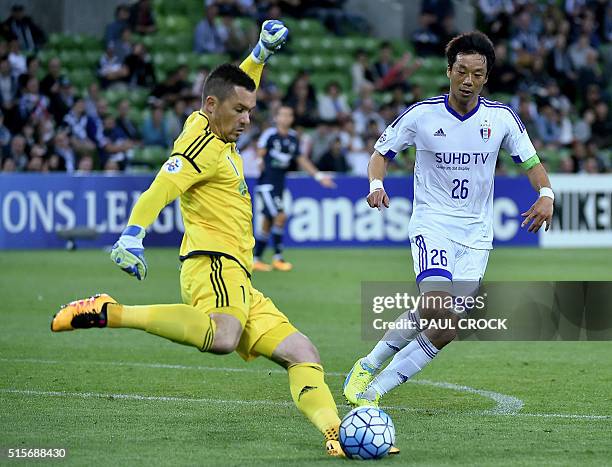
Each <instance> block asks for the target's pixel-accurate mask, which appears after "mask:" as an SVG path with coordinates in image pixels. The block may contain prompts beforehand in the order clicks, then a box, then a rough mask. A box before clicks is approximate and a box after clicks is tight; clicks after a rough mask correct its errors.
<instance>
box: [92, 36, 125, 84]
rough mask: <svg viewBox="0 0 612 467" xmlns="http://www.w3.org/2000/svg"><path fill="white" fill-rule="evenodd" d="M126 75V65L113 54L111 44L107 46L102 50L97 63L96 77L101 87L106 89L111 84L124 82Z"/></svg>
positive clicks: (113, 50)
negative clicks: (102, 52) (104, 50)
mask: <svg viewBox="0 0 612 467" xmlns="http://www.w3.org/2000/svg"><path fill="white" fill-rule="evenodd" d="M128 75H129V70H128V67H127V66H125V65H124V64H123V62H122V61H121V60H119V57H117V56H116V55H115V49H114V48H113V46H112V45H109V46H107V47H106V52H104V55H102V57H101V58H100V62H99V64H98V77H99V78H100V86H102V89H106V88H108V87H110V86H112V85H113V84H117V83H125V81H126V80H127V78H128Z"/></svg>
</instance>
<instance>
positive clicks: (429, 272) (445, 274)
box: [416, 268, 453, 284]
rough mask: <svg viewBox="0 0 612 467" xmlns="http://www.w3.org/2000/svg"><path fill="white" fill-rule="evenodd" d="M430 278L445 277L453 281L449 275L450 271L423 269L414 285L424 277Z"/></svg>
mask: <svg viewBox="0 0 612 467" xmlns="http://www.w3.org/2000/svg"><path fill="white" fill-rule="evenodd" d="M432 276H438V277H445V278H447V279H448V280H450V281H452V280H453V275H452V274H451V273H450V271H447V270H446V269H442V268H431V269H425V270H424V271H421V273H420V274H419V275H418V276H417V278H416V283H417V284H418V283H420V282H421V281H422V280H423V279H425V278H426V277H432Z"/></svg>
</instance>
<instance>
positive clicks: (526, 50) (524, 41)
mask: <svg viewBox="0 0 612 467" xmlns="http://www.w3.org/2000/svg"><path fill="white" fill-rule="evenodd" d="M534 29H535V28H534V26H533V24H532V17H531V15H530V14H529V11H528V10H527V9H526V8H525V9H523V10H522V11H521V12H520V13H519V14H518V16H516V17H515V24H514V34H513V35H512V39H511V41H510V45H511V47H512V52H513V55H514V60H513V61H514V64H515V65H517V66H518V67H519V68H524V67H529V66H530V65H531V63H532V62H533V59H534V57H535V56H536V54H537V52H538V50H539V48H540V41H539V39H538V34H537V32H536V31H535V30H534Z"/></svg>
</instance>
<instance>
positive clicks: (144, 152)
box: [130, 146, 169, 168]
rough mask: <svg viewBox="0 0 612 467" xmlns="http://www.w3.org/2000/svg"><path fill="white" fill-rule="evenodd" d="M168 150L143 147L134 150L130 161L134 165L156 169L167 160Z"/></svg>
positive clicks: (157, 147)
mask: <svg viewBox="0 0 612 467" xmlns="http://www.w3.org/2000/svg"><path fill="white" fill-rule="evenodd" d="M168 153H169V152H168V150H167V149H166V148H162V147H159V146H144V147H142V148H136V149H135V150H134V157H133V158H132V160H131V161H130V162H131V164H134V165H145V166H148V167H151V168H158V167H159V166H161V165H162V164H163V163H164V161H165V160H166V159H167V158H168Z"/></svg>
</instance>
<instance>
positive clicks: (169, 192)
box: [111, 177, 181, 280]
mask: <svg viewBox="0 0 612 467" xmlns="http://www.w3.org/2000/svg"><path fill="white" fill-rule="evenodd" d="M180 194H181V191H180V189H179V187H178V186H177V185H175V184H174V183H172V182H171V181H169V180H168V179H166V178H162V177H156V178H155V180H153V183H151V186H150V187H149V189H148V190H147V191H145V192H144V193H143V194H142V195H141V196H140V198H138V201H136V204H135V205H134V208H133V209H132V213H131V214H130V218H129V220H128V226H127V227H126V228H125V230H124V231H123V232H122V234H121V237H119V240H117V242H116V243H115V244H114V245H113V249H112V250H111V260H112V261H113V262H114V263H115V264H116V265H117V266H119V267H120V268H121V269H123V270H124V271H125V272H127V273H128V274H129V275H131V276H134V277H136V278H137V279H138V280H143V279H144V278H145V277H146V276H147V262H146V260H145V257H144V246H143V244H142V240H143V239H144V237H145V232H146V228H147V227H149V226H150V225H151V224H152V223H153V222H154V221H155V219H157V216H159V213H160V212H161V210H162V209H163V208H164V207H166V205H167V204H169V203H170V202H172V201H174V200H175V199H176V198H177V197H178V196H179V195H180Z"/></svg>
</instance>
